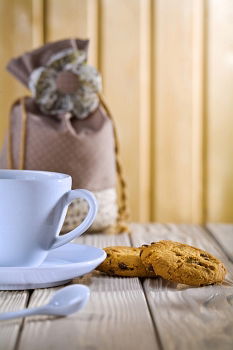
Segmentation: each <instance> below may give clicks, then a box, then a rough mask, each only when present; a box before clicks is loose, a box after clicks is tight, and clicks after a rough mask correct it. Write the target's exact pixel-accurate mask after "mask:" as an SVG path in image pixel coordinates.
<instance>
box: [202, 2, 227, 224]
mask: <svg viewBox="0 0 233 350" xmlns="http://www.w3.org/2000/svg"><path fill="white" fill-rule="evenodd" d="M207 3H208V26H207V31H208V34H207V35H208V67H207V79H208V81H207V84H208V90H207V101H208V102H207V112H208V113H207V115H208V125H207V126H208V127H207V164H206V167H207V169H206V170H207V175H208V182H207V208H208V211H207V220H206V221H207V222H225V223H231V222H232V221H233V210H232V202H233V186H232V178H233V167H232V165H231V159H232V148H233V118H232V109H233V69H232V62H233V58H232V47H233V31H232V23H233V2H232V1H231V0H222V1H221V2H219V1H218V0H208V2H207Z"/></svg>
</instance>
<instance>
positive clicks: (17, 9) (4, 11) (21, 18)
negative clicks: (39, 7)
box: [0, 0, 32, 147]
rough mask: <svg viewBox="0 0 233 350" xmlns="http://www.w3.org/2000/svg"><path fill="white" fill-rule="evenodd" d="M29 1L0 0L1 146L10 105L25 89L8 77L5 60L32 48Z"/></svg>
mask: <svg viewBox="0 0 233 350" xmlns="http://www.w3.org/2000/svg"><path fill="white" fill-rule="evenodd" d="M31 28H32V2H31V0H12V1H8V0H0V43H1V45H0V74H1V79H0V106H1V114H0V147H1V145H2V143H3V138H4V134H5V131H6V128H7V126H8V115H9V110H10V105H11V104H12V103H13V101H14V100H15V99H16V98H18V97H20V96H22V95H25V94H28V90H27V89H25V88H24V87H23V86H22V84H21V83H19V82H18V81H17V80H16V79H15V78H13V77H12V76H11V74H9V73H8V72H7V71H6V69H5V67H6V65H7V63H8V61H9V60H10V59H11V58H12V57H14V56H18V55H20V54H21V53H23V52H24V51H27V50H29V49H31V47H32V30H31Z"/></svg>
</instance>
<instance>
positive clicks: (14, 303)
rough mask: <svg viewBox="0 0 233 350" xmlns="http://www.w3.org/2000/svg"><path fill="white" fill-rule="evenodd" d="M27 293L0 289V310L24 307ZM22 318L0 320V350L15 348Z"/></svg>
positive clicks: (5, 310)
mask: <svg viewBox="0 0 233 350" xmlns="http://www.w3.org/2000/svg"><path fill="white" fill-rule="evenodd" d="M28 296H29V293H28V292H25V291H20V292H18V291H11V292H5V291H4V292H3V291H0V312H9V311H17V310H20V309H23V308H25V307H26V304H27V300H28ZM22 322H23V319H17V320H11V321H0V350H13V349H15V346H16V343H17V339H18V335H19V332H20V327H21V324H22Z"/></svg>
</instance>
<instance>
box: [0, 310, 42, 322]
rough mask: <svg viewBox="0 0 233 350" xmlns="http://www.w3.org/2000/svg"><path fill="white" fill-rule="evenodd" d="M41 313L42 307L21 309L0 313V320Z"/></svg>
mask: <svg viewBox="0 0 233 350" xmlns="http://www.w3.org/2000/svg"><path fill="white" fill-rule="evenodd" d="M41 313H42V308H41V307H38V308H32V309H23V310H19V311H13V312H4V313H2V314H0V320H11V319H13V318H20V317H25V316H30V315H37V314H41Z"/></svg>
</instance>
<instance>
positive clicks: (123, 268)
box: [118, 263, 129, 270]
mask: <svg viewBox="0 0 233 350" xmlns="http://www.w3.org/2000/svg"><path fill="white" fill-rule="evenodd" d="M118 266H119V268H120V269H121V270H129V267H128V266H127V265H126V264H125V263H119V264H118Z"/></svg>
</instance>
